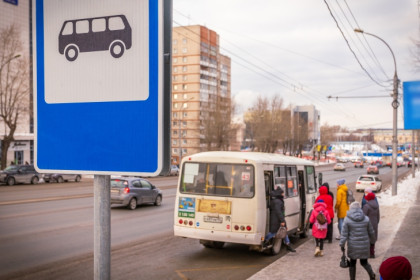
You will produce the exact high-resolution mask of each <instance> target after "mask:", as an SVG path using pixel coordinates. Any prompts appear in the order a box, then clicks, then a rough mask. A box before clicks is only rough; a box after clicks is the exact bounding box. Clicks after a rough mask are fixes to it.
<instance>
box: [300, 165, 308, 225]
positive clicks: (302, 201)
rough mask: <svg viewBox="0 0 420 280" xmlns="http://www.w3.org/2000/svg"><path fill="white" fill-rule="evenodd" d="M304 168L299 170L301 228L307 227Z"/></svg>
mask: <svg viewBox="0 0 420 280" xmlns="http://www.w3.org/2000/svg"><path fill="white" fill-rule="evenodd" d="M304 178H305V177H304V173H303V170H298V187H299V197H300V207H301V208H300V223H299V228H301V229H303V228H305V213H306V185H305V179H304Z"/></svg>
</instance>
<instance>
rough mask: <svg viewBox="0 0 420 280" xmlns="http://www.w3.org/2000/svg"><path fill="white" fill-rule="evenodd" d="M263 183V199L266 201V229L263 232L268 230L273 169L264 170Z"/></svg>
mask: <svg viewBox="0 0 420 280" xmlns="http://www.w3.org/2000/svg"><path fill="white" fill-rule="evenodd" d="M264 185H265V201H266V211H265V212H266V221H267V223H266V229H265V232H266V233H267V232H269V230H270V193H271V191H272V190H273V171H267V170H265V171H264Z"/></svg>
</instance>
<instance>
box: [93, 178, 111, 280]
mask: <svg viewBox="0 0 420 280" xmlns="http://www.w3.org/2000/svg"><path fill="white" fill-rule="evenodd" d="M110 188H111V176H110V175H94V179H93V189H94V190H93V193H94V206H93V211H94V215H93V219H94V229H93V232H94V242H93V247H94V248H93V263H94V265H93V266H94V273H93V274H94V278H93V279H95V280H109V279H111V194H110Z"/></svg>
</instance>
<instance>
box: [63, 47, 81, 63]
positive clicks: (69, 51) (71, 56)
mask: <svg viewBox="0 0 420 280" xmlns="http://www.w3.org/2000/svg"><path fill="white" fill-rule="evenodd" d="M64 55H65V56H66V58H67V60H68V61H75V60H76V58H77V56H78V55H79V50H78V49H77V48H76V46H68V47H67V48H66V50H65V51H64Z"/></svg>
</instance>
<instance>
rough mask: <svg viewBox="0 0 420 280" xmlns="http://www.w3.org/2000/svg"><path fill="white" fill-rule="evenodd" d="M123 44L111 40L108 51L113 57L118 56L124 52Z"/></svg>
mask: <svg viewBox="0 0 420 280" xmlns="http://www.w3.org/2000/svg"><path fill="white" fill-rule="evenodd" d="M124 49H125V48H124V44H123V43H121V42H118V41H116V42H113V43H112V44H111V46H110V47H109V52H110V53H111V55H112V56H113V57H115V58H120V57H121V56H122V55H123V54H124Z"/></svg>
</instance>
